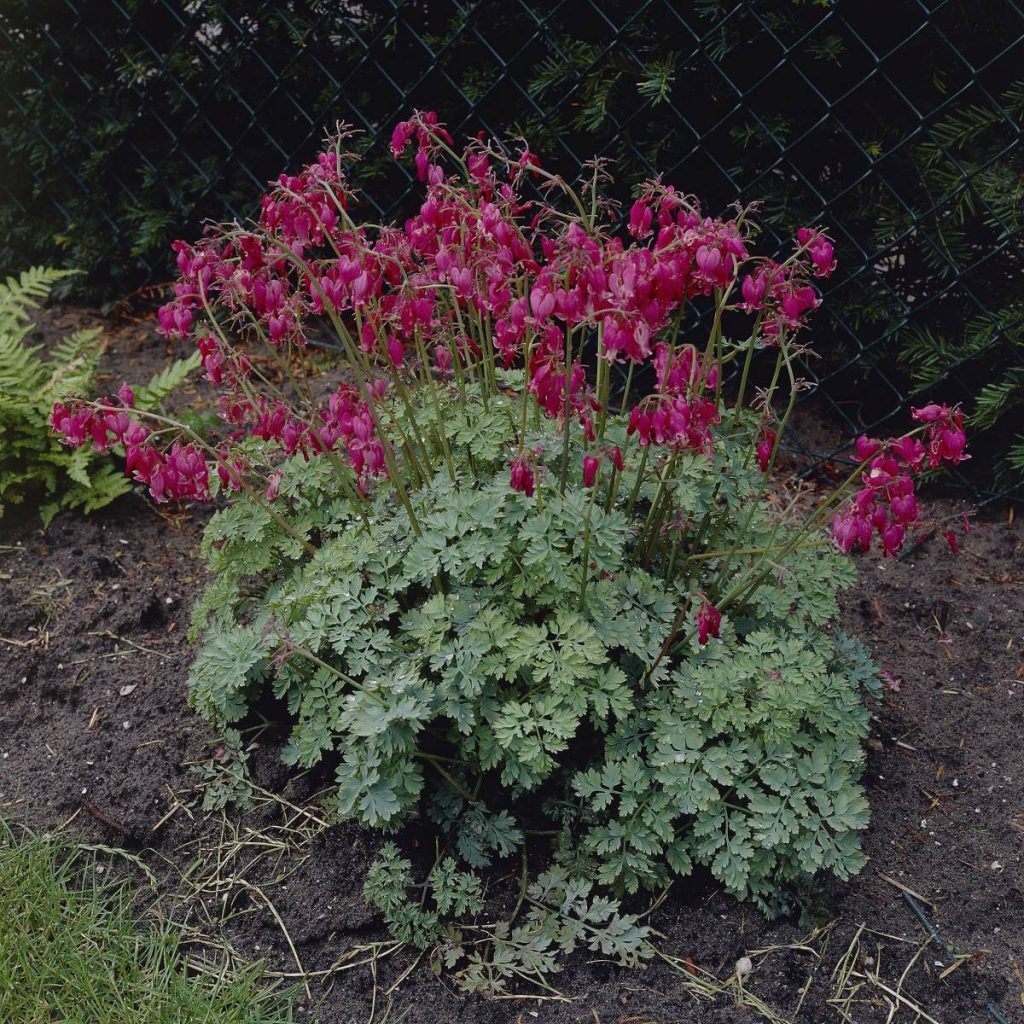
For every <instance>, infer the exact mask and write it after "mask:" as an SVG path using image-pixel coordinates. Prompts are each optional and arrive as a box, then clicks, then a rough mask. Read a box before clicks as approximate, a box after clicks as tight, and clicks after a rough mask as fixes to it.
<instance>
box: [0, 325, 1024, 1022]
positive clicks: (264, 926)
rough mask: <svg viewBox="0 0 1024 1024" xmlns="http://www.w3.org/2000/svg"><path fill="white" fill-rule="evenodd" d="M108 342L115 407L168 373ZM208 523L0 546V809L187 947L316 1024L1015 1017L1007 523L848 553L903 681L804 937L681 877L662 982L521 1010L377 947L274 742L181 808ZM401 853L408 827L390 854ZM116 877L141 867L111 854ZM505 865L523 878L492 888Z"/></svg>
mask: <svg viewBox="0 0 1024 1024" xmlns="http://www.w3.org/2000/svg"><path fill="white" fill-rule="evenodd" d="M83 316H84V314H82V313H80V312H78V311H68V312H66V313H64V314H61V313H56V314H50V315H49V316H48V317H47V319H46V320H45V321H44V324H48V325H50V326H52V327H54V329H57V330H62V329H65V328H66V327H67V326H68V321H69V320H74V321H75V322H76V323H77V322H79V321H80V320H82V319H83ZM110 336H111V339H112V343H111V349H110V351H109V352H108V355H107V365H108V368H109V370H110V373H111V377H112V380H113V386H114V387H115V388H116V386H117V384H118V383H119V382H120V379H121V378H122V377H128V378H129V379H133V380H136V379H143V378H145V377H147V376H148V375H149V373H150V372H151V371H152V370H153V369H157V368H159V366H160V365H162V363H163V362H164V360H165V359H166V349H165V345H164V342H163V341H162V340H159V339H157V338H156V337H155V336H154V335H152V334H151V333H150V332H149V330H148V329H147V328H145V327H142V326H139V327H136V326H132V325H121V326H119V327H115V329H114V330H113V331H112V332H111V335H110ZM205 518H206V514H205V513H203V512H202V511H196V510H189V511H188V513H187V514H179V513H178V512H176V511H174V510H171V511H168V510H167V509H164V510H163V511H162V512H159V513H158V512H157V511H154V510H153V509H152V507H151V506H149V505H148V504H147V503H146V502H144V501H143V500H142V499H141V498H137V497H134V496H131V497H128V498H125V499H121V500H120V501H119V502H118V503H117V504H115V505H114V506H112V507H111V508H109V509H107V510H104V511H103V512H101V513H98V514H96V515H94V516H92V517H90V518H87V519H85V518H81V517H79V516H75V515H62V516H60V517H58V519H57V520H56V521H55V522H54V523H53V525H52V526H51V528H50V529H49V530H48V531H46V532H45V533H44V532H42V531H41V530H40V528H39V523H38V522H37V521H34V520H32V519H29V518H25V517H22V519H21V521H18V520H17V519H16V518H15V516H13V515H12V516H11V518H10V520H9V521H5V522H4V524H3V527H2V530H3V532H2V534H0V544H2V548H0V638H2V639H0V693H2V710H0V758H2V760H0V814H2V815H3V816H4V817H5V818H7V819H9V820H19V821H23V822H25V823H26V824H28V825H29V826H31V827H32V828H34V829H36V830H40V829H54V828H56V827H58V826H61V825H66V827H67V829H68V831H69V833H70V834H71V835H72V836H74V837H76V838H79V837H80V838H81V839H82V841H85V842H89V843H92V844H102V845H104V846H110V847H117V848H121V849H124V850H126V851H128V852H129V853H130V854H132V855H133V856H134V857H137V858H139V859H140V860H141V862H142V863H144V864H145V865H147V866H148V868H149V869H150V870H151V871H152V873H153V876H154V878H155V879H156V881H157V888H158V892H159V893H160V894H161V896H162V899H161V900H160V906H162V907H164V909H165V910H173V912H174V913H175V914H176V916H178V917H179V918H182V917H184V916H185V914H186V911H187V913H188V917H189V921H190V932H189V935H190V941H191V942H192V948H193V949H194V951H195V954H196V955H197V956H199V955H201V954H203V953H204V952H205V953H206V954H210V953H211V952H214V953H215V952H216V949H215V948H214V947H216V946H217V945H219V946H220V947H221V949H223V948H224V947H225V944H226V943H230V947H231V948H232V949H233V950H234V952H235V953H236V954H237V955H238V956H239V957H241V958H244V959H258V958H261V957H266V958H267V961H268V967H269V969H270V971H271V972H277V973H280V974H284V975H292V974H295V973H297V972H298V970H299V968H298V965H297V962H296V961H298V963H301V966H302V968H303V970H304V971H305V972H309V973H310V975H311V977H310V978H309V980H308V981H307V985H308V989H309V994H310V996H311V998H312V1004H311V1005H315V1004H317V1003H319V1002H320V1001H321V1000H323V1003H322V1007H321V1009H320V1011H319V1017H318V1018H317V1019H319V1020H320V1021H322V1022H325V1024H326V1022H335V1021H337V1022H342V1021H346V1022H347V1021H350V1020H363V1021H365V1020H368V1019H371V1018H372V1019H373V1020H375V1021H384V1020H399V1019H408V1020H415V1021H417V1022H421V1021H422V1022H431V1021H474V1022H478V1021H479V1022H486V1021H495V1022H499V1021H501V1022H504V1021H513V1020H523V1021H530V1020H540V1021H551V1022H555V1021H594V1020H597V1021H599V1022H608V1021H622V1022H631V1024H641V1022H648V1021H650V1022H661V1021H666V1022H667V1021H678V1020H686V1021H694V1022H698V1021H709V1022H710V1021H716V1022H727V1021H728V1022H731V1021H737V1022H739V1021H754V1020H758V1019H779V1020H786V1021H790V1020H792V1021H807V1022H810V1021H830V1020H836V1021H841V1020H844V1019H847V1020H856V1021H858V1022H863V1024H867V1022H873V1021H886V1020H890V1019H892V1020H896V1021H899V1020H908V1021H913V1020H914V1019H915V1012H916V1010H915V1007H917V1008H919V1009H920V1010H923V1011H924V1012H925V1013H927V1014H929V1015H930V1017H931V1018H934V1020H936V1021H940V1022H942V1024H958V1022H973V1021H979V1022H980V1021H985V1020H993V1019H998V1018H997V1017H993V1016H992V1015H991V1014H990V1012H989V1011H988V1010H987V1006H988V1005H989V1004H991V1005H992V1006H993V1007H994V1008H995V1009H996V1010H997V1011H998V1012H1001V1013H1002V1015H1003V1017H1005V1019H1006V1020H1009V1021H1016V1020H1021V1019H1024V1017H1022V1014H1024V974H1022V971H1024V963H1022V961H1021V950H1022V949H1024V892H1022V890H1024V874H1022V867H1021V852H1022V845H1024V797H1022V795H1021V793H1022V789H1021V784H1020V783H1021V779H1020V773H1021V744H1020V736H1021V734H1022V732H1024V682H1022V681H1019V679H1018V676H1020V675H1024V600H1022V588H1024V532H1022V530H1021V529H1020V526H1019V524H1018V523H1015V522H1014V521H1013V519H1012V517H1011V516H1010V515H1008V514H1007V512H1006V511H1005V510H1002V511H999V512H998V513H996V512H993V513H992V515H991V516H989V517H982V518H981V519H980V520H979V521H977V522H976V523H974V525H973V527H972V530H971V532H970V534H969V536H967V537H966V538H965V540H964V541H963V543H962V552H961V554H960V556H959V557H958V558H954V557H953V556H951V555H950V553H949V552H948V551H947V550H946V546H945V544H944V543H943V542H942V541H941V539H939V540H936V541H932V542H931V543H929V544H927V545H926V546H925V547H923V548H922V549H920V550H918V551H917V552H915V553H914V554H912V555H910V556H909V557H905V558H903V559H902V560H899V561H895V560H891V559H890V560H886V561H882V560H880V559H879V558H878V557H877V556H875V555H874V554H873V555H872V556H870V557H867V558H862V559H861V560H860V569H861V579H860V582H859V584H858V586H857V587H856V588H855V589H854V590H853V591H852V592H850V593H849V594H847V595H846V597H845V600H844V619H845V626H846V628H847V629H848V630H849V631H850V632H851V633H854V634H856V635H857V636H860V637H861V638H862V639H864V640H865V641H866V642H867V643H868V644H869V646H870V647H871V649H872V651H873V653H874V655H875V657H876V658H877V660H878V661H879V663H880V664H881V665H882V666H883V668H885V669H886V670H888V671H889V672H890V673H891V674H892V677H893V679H894V680H895V681H896V682H893V683H892V684H891V686H890V689H889V690H888V692H886V694H885V697H884V700H883V702H882V703H881V705H880V706H879V707H878V708H876V711H875V719H874V723H873V730H872V735H871V739H870V744H869V746H870V749H869V758H868V772H867V776H866V782H867V787H868V795H869V798H870V801H871V808H872V820H871V825H870V828H869V831H868V833H867V836H866V839H865V849H866V852H867V853H868V855H869V857H870V861H869V864H868V866H867V868H866V869H865V870H864V871H863V872H862V873H861V874H860V876H858V877H857V878H855V879H854V880H853V881H852V882H851V883H850V884H848V885H843V884H840V883H837V882H835V881H833V880H829V881H828V882H827V883H826V884H825V885H824V886H822V888H821V889H820V890H818V891H816V892H814V893H813V900H812V902H811V903H810V904H809V906H808V908H807V918H806V919H805V920H804V921H803V922H800V921H798V920H797V919H796V918H795V917H794V918H790V919H783V920H779V921H775V922H766V921H765V920H764V918H763V917H762V916H761V915H760V913H759V912H757V911H756V910H755V909H753V908H752V907H751V906H748V905H743V904H739V903H737V902H736V901H735V900H733V899H731V898H729V897H727V896H725V895H724V894H722V893H720V892H719V891H718V889H717V887H716V886H715V885H713V884H712V883H711V880H710V879H709V878H704V877H696V878H693V879H690V880H688V881H687V882H679V883H676V884H675V885H674V886H673V888H672V890H671V892H670V894H669V896H668V898H667V899H666V900H665V901H664V902H663V903H662V904H661V905H660V907H658V909H657V910H656V911H655V913H654V914H653V915H652V917H651V922H650V923H652V924H653V925H654V926H655V927H656V928H657V929H658V931H659V932H661V933H663V936H664V938H663V939H661V940H660V942H659V946H660V948H661V949H663V950H664V951H665V952H666V953H668V954H670V955H671V956H673V957H676V958H678V959H677V964H676V968H673V967H672V966H671V965H670V964H668V963H665V962H661V961H657V960H656V961H654V962H653V963H652V964H651V966H649V967H648V968H647V969H646V970H643V971H630V970H625V969H622V968H618V967H613V966H610V965H608V964H605V963H602V962H600V961H595V959H594V957H593V955H584V954H576V955H574V956H573V957H572V958H570V959H569V961H568V963H567V966H566V970H565V971H564V973H562V974H560V975H556V976H554V977H553V978H551V979H550V980H551V983H552V985H553V986H554V987H555V988H556V989H557V991H558V995H557V996H556V994H555V993H553V992H548V993H543V994H544V995H545V996H547V999H546V1000H545V1001H543V1002H539V1003H538V1002H534V1001H531V1000H530V999H525V998H524V999H515V1000H511V1001H509V1000H502V1001H487V1000H484V999H482V998H480V997H470V996H464V995H460V994H458V993H457V992H456V991H455V990H454V986H453V985H451V984H450V982H449V981H448V980H447V979H446V977H445V975H444V973H443V972H442V973H441V975H440V977H435V975H434V974H433V973H432V972H431V970H430V969H429V967H430V964H429V958H428V957H426V956H425V957H423V958H422V959H421V960H420V961H419V962H418V963H417V962H416V953H415V952H412V953H410V952H408V951H405V950H395V949H393V943H391V942H390V941H389V938H388V935H387V933H386V931H385V929H384V928H383V924H382V921H381V919H380V916H379V914H378V913H377V912H376V911H375V910H373V909H372V908H369V907H367V906H366V905H365V904H364V902H363V900H362V898H361V896H360V890H361V887H362V883H363V879H364V877H365V873H366V869H367V867H368V864H369V863H370V861H371V860H372V859H373V856H374V854H375V852H376V851H377V849H378V848H379V846H380V845H381V839H380V837H379V835H377V834H371V833H369V832H367V831H365V830H362V829H359V828H356V827H354V826H351V825H335V826H330V827H327V826H326V825H325V824H324V823H323V822H322V820H321V818H320V815H319V812H318V811H317V810H316V808H315V802H314V803H312V804H311V803H310V798H311V797H312V796H314V794H315V793H316V791H317V790H318V789H320V788H321V787H322V786H323V785H325V784H326V783H327V782H328V781H329V774H328V773H326V772H325V773H323V774H322V775H318V774H317V773H315V772H314V773H307V774H306V775H304V776H302V777H300V778H294V777H290V776H289V774H288V772H287V770H286V769H284V768H283V766H282V765H281V763H280V759H279V756H278V753H277V749H276V743H277V742H278V738H277V737H275V735H274V734H273V733H271V732H270V731H269V730H264V731H262V732H260V731H259V730H257V731H256V732H254V733H250V734H248V738H250V739H255V740H256V750H255V752H254V753H253V755H252V758H251V761H250V766H249V767H250V770H251V772H252V778H253V780H254V781H255V783H256V784H257V785H258V786H259V787H260V788H259V789H258V790H256V791H253V792H252V793H251V794H250V795H251V796H252V797H253V800H254V803H253V806H252V807H251V809H250V810H248V811H247V812H245V813H243V814H238V813H235V812H230V811H229V812H228V813H227V814H223V813H220V812H217V813H210V814H206V815H204V814H203V812H202V811H201V810H200V809H199V807H198V804H197V801H198V800H199V799H201V795H202V794H201V791H200V788H199V782H200V778H199V775H197V774H196V770H197V769H200V770H201V769H204V768H205V769H207V770H208V774H209V772H216V773H217V774H218V777H220V778H222V779H223V778H225V777H226V768H227V767H228V766H226V765H225V764H224V762H223V761H222V760H220V757H221V755H222V752H223V751H222V748H221V747H220V746H219V743H218V737H217V736H216V735H215V734H214V733H213V732H212V731H211V730H210V729H209V727H208V726H206V725H205V724H204V723H203V721H202V720H200V719H199V718H198V717H197V716H196V715H194V714H193V713H192V712H191V711H190V710H188V708H187V706H186V699H185V698H186V693H185V678H186V674H187V670H188V665H189V662H190V660H191V656H192V652H191V650H190V649H189V647H188V645H187V643H186V640H185V632H186V630H187V626H188V621H189V613H190V608H191V605H192V603H193V601H194V599H195V598H196V596H197V595H198V593H199V592H200V591H201V589H202V587H203V585H204V569H203V563H202V561H201V559H200V558H199V555H198V544H199V538H200V535H201V531H202V527H203V523H204V521H205ZM218 765H219V768H218V767H216V766H218ZM413 843H414V837H413V835H412V834H411V833H410V832H409V831H408V830H407V831H406V832H404V833H402V835H401V836H400V845H402V846H403V848H404V849H405V850H407V851H408V850H409V849H411V848H412V844H413ZM111 863H112V864H116V865H118V870H120V869H121V867H123V866H127V867H128V869H130V870H132V871H134V870H135V868H134V866H133V865H132V862H131V861H130V860H125V859H124V858H121V857H117V856H114V855H111ZM517 873H518V865H517V864H509V865H508V866H506V868H505V871H504V875H505V876H511V875H517ZM501 876H502V872H501V870H500V869H499V871H497V872H496V873H495V876H494V877H495V880H496V882H497V883H498V884H499V885H507V884H508V883H509V878H508V877H505V878H504V879H501ZM499 880H500V881H499ZM513 885H514V882H513ZM909 893H912V894H914V896H912V899H914V898H915V897H916V903H917V907H918V908H919V909H920V910H921V911H922V913H923V915H924V916H925V918H926V919H927V920H929V921H930V922H931V923H932V924H933V925H934V927H935V928H936V929H937V931H938V933H939V935H941V938H942V940H945V942H946V943H948V944H949V945H950V946H951V947H953V948H952V950H951V949H947V948H944V947H943V945H942V943H941V942H940V941H937V940H936V939H934V938H933V939H932V941H931V942H930V944H929V945H928V946H927V947H926V948H924V949H922V943H923V942H925V940H927V939H928V938H929V935H928V932H927V931H926V928H925V925H924V924H923V923H922V922H921V921H920V920H919V919H918V917H917V916H915V912H914V907H913V906H912V904H911V902H909V901H908V900H907V898H906V897H907V895H908V894H909ZM182 901H187V902H184V903H183V902H182ZM636 909H640V910H642V909H643V904H638V905H637V908H636ZM225 917H226V918H229V919H230V920H228V921H227V922H226V923H225V924H224V925H223V927H220V924H219V922H221V920H222V919H223V918H225ZM207 943H211V944H213V945H207ZM957 954H961V955H963V958H962V959H958V957H957ZM745 955H746V956H750V957H751V959H752V961H753V971H752V972H751V973H750V974H749V975H747V976H746V977H745V978H744V985H743V988H744V989H745V990H747V991H749V992H750V993H753V994H754V995H755V996H756V997H757V999H759V1000H762V1001H763V1003H764V1004H766V1005H767V1007H769V1008H770V1010H771V1011H772V1012H774V1013H775V1014H776V1015H777V1017H776V1018H772V1017H768V1016H766V1015H765V1011H757V1010H755V1009H753V1008H751V1007H750V1006H738V1005H737V1001H738V999H739V996H738V992H737V989H738V986H737V985H736V984H735V983H734V982H731V981H730V977H731V975H732V972H733V969H734V965H735V963H736V961H737V959H738V958H740V957H742V956H745ZM968 955H969V956H968ZM346 958H347V959H346ZM915 958H916V959H915ZM912 960H913V961H914V962H913V965H912V966H911V967H910V969H909V970H908V971H906V973H905V976H904V972H905V968H907V965H908V964H909V963H910V962H911V961H912ZM691 964H692V967H693V972H694V973H691V972H690V971H689V970H688V966H689V965H691ZM356 965H358V966H356ZM332 968H333V969H332ZM339 968H344V969H339ZM407 972H408V973H407ZM703 972H708V975H710V976H713V977H714V978H717V979H719V982H720V983H721V984H722V985H723V986H726V987H729V988H730V990H729V991H728V992H724V993H722V994H719V995H718V996H717V997H713V998H708V999H706V1000H703V1001H702V1000H698V999H697V998H696V995H695V989H696V988H698V987H700V986H701V985H704V986H706V988H707V989H708V990H709V994H710V988H711V983H710V982H709V981H708V980H707V976H706V975H705V974H704V973H703ZM400 979H402V980H401V984H400V985H398V987H396V988H395V987H393V986H395V983H396V982H398V981H399V980H400ZM293 980H294V979H293ZM525 994H529V993H528V992H526V991H525V990H524V995H525ZM901 1000H902V1002H901ZM887 1001H888V1002H887ZM891 1004H896V1006H897V1010H898V1012H897V1013H896V1014H894V1015H892V1016H890V1007H891ZM844 1014H845V1015H846V1016H845V1017H844ZM922 1019H928V1018H927V1017H925V1018H922Z"/></svg>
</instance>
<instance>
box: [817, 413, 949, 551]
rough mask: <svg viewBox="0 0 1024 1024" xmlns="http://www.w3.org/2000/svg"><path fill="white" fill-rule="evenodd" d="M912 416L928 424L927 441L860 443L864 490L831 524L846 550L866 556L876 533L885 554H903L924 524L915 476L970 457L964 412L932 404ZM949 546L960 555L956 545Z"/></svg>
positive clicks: (908, 438)
mask: <svg viewBox="0 0 1024 1024" xmlns="http://www.w3.org/2000/svg"><path fill="white" fill-rule="evenodd" d="M912 416H913V418H914V420H916V421H917V422H919V423H923V424H925V425H926V441H925V442H922V441H921V440H920V439H919V438H917V437H915V436H913V435H910V434H908V435H906V436H905V437H901V438H898V439H897V440H892V441H880V440H877V439H876V438H869V437H864V436H862V437H860V438H858V439H857V444H856V449H855V454H856V458H857V461H858V462H862V463H866V464H867V465H866V468H865V471H864V473H863V474H862V476H861V481H862V487H861V489H860V490H859V491H858V492H857V493H856V495H854V497H853V499H852V500H851V501H850V502H849V504H848V505H847V506H846V507H845V508H844V509H843V510H842V511H841V512H839V513H838V514H837V515H836V516H835V518H834V519H833V521H832V536H833V538H834V539H835V542H836V544H837V546H838V547H839V549H840V550H841V551H844V552H849V551H852V550H854V549H859V550H863V551H867V550H869V549H870V547H871V539H872V537H873V536H874V534H875V533H877V534H878V537H879V540H880V542H881V545H882V551H883V553H884V554H885V555H891V556H895V555H896V554H898V553H899V551H900V550H901V549H902V547H903V543H904V540H905V539H906V535H907V531H908V530H909V529H911V528H912V527H913V526H914V525H916V524H917V523H918V522H919V520H920V510H919V508H918V503H917V496H916V494H915V486H914V477H915V476H916V475H917V474H919V473H920V472H921V471H922V470H923V468H924V466H925V462H926V461H927V464H928V467H929V468H930V469H935V468H937V467H938V466H940V465H943V464H946V465H952V466H955V465H957V464H958V463H960V462H962V461H963V460H964V459H966V458H968V455H967V454H966V449H967V435H966V433H965V432H964V415H963V412H962V410H961V409H960V408H959V407H956V408H953V409H950V408H949V406H946V405H935V404H932V405H927V406H925V407H924V408H923V409H913V410H912ZM947 539H948V538H947ZM950 547H951V548H953V549H954V551H955V550H956V549H955V544H954V542H952V541H951V542H950Z"/></svg>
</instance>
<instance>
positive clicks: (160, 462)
mask: <svg viewBox="0 0 1024 1024" xmlns="http://www.w3.org/2000/svg"><path fill="white" fill-rule="evenodd" d="M133 403H134V396H133V395H132V392H131V388H129V387H128V385H127V384H126V385H124V386H123V387H122V388H121V391H120V393H119V397H118V400H115V399H112V398H111V399H107V400H105V401H103V402H100V403H97V406H96V407H94V406H89V405H85V404H84V403H74V402H72V403H70V404H68V405H65V404H64V403H62V402H58V403H57V404H56V405H54V407H53V411H52V412H51V414H50V424H51V426H52V427H53V429H54V431H55V432H56V433H57V434H59V435H60V436H61V440H62V441H63V443H64V444H67V445H69V446H70V447H72V448H78V447H80V446H81V445H83V444H85V443H86V442H87V441H91V442H92V443H93V444H94V445H95V446H96V448H97V449H98V450H99V451H107V450H108V449H109V448H110V447H111V446H112V445H120V446H122V447H123V449H124V453H125V470H126V472H127V473H128V474H129V475H130V476H131V477H132V478H133V479H135V480H136V481H138V482H139V483H143V484H146V485H147V486H148V487H149V493H150V495H151V496H152V498H153V500H154V501H156V502H164V501H168V500H170V499H173V500H175V501H185V500H193V501H208V500H209V498H210V470H209V466H208V465H207V462H206V459H205V457H204V456H203V453H202V452H201V451H200V450H199V449H198V448H196V447H195V445H191V444H187V445H182V444H180V443H178V442H175V443H174V444H173V445H172V446H171V448H170V450H169V451H167V452H163V451H161V450H160V449H159V448H157V447H156V446H155V445H153V444H149V443H147V441H148V439H149V436H150V432H149V430H148V429H147V428H146V427H144V426H143V425H142V424H141V423H139V421H138V420H137V419H136V418H134V417H133V416H132V415H130V412H129V410H130V409H131V407H132V405H133Z"/></svg>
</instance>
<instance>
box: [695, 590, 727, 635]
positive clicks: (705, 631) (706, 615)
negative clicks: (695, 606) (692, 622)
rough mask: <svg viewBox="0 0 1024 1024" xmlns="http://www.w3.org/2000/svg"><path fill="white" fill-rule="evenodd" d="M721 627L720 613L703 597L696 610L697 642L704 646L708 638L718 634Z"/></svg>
mask: <svg viewBox="0 0 1024 1024" xmlns="http://www.w3.org/2000/svg"><path fill="white" fill-rule="evenodd" d="M721 628H722V613H721V612H720V611H719V610H718V609H717V608H716V607H715V606H714V605H713V604H712V603H711V602H710V601H709V600H708V599H707V598H704V601H703V603H702V604H701V606H700V610H699V611H698V612H697V643H699V644H700V645H701V647H704V646H705V645H706V644H707V642H708V640H709V638H711V637H715V638H716V639H717V638H718V636H719V633H720V631H721Z"/></svg>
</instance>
